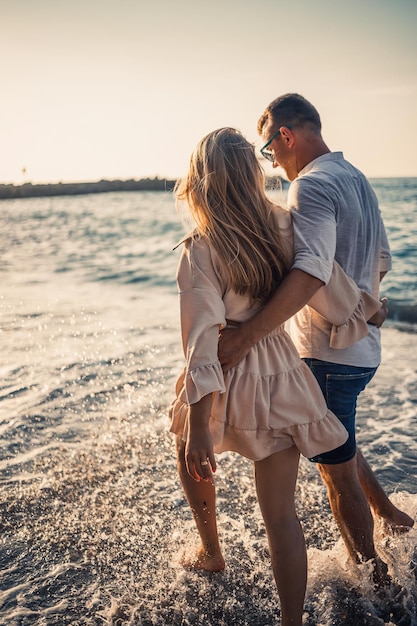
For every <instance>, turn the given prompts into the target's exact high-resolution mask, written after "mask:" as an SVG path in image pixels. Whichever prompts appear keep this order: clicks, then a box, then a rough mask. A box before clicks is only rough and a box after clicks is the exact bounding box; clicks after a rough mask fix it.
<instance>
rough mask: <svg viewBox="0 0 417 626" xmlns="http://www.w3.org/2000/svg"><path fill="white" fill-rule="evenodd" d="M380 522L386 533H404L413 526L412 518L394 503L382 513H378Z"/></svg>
mask: <svg viewBox="0 0 417 626" xmlns="http://www.w3.org/2000/svg"><path fill="white" fill-rule="evenodd" d="M380 522H381V527H382V531H383V532H384V533H386V534H393V533H394V534H401V533H406V532H408V531H409V530H410V528H412V527H413V526H414V520H413V518H412V517H410V516H409V515H408V514H407V513H405V512H404V511H401V510H400V509H397V507H396V506H394V505H392V507H390V510H389V511H387V512H386V513H385V514H384V515H380Z"/></svg>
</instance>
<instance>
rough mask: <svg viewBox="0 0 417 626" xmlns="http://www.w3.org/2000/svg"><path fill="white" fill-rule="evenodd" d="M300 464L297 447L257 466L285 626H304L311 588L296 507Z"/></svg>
mask: <svg viewBox="0 0 417 626" xmlns="http://www.w3.org/2000/svg"><path fill="white" fill-rule="evenodd" d="M298 461H299V452H298V450H297V448H296V447H295V446H293V447H292V448H288V449H287V450H283V451H282V452H277V453H276V454H273V455H271V456H270V457H268V458H267V459H263V460H262V461H257V462H256V463H255V481H256V490H257V493H258V500H259V506H260V508H261V512H262V516H263V518H264V521H265V527H266V531H267V535H268V541H269V550H270V554H271V561H272V570H273V573H274V578H275V582H276V585H277V588H278V594H279V598H280V603H281V624H282V626H290V625H291V626H301V624H302V615H303V606H304V598H305V591H306V584H307V552H306V546H305V541H304V534H303V531H302V529H301V526H300V522H299V520H298V517H297V514H296V511H295V504H294V492H295V486H296V481H297V474H298Z"/></svg>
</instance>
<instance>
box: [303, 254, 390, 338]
mask: <svg viewBox="0 0 417 626" xmlns="http://www.w3.org/2000/svg"><path fill="white" fill-rule="evenodd" d="M308 306H309V307H311V308H312V309H314V311H316V313H318V314H319V315H320V316H321V317H323V318H324V320H327V322H328V324H327V327H328V330H329V334H330V347H331V348H336V349H343V348H348V347H349V346H351V345H353V344H354V343H356V342H357V341H359V340H360V339H362V338H363V337H365V336H366V335H367V334H368V331H369V328H368V324H367V320H368V319H370V318H371V317H372V316H373V315H374V313H376V312H377V311H378V310H379V309H380V308H381V306H382V303H381V301H380V300H378V299H377V298H374V296H371V294H369V293H367V292H366V291H363V290H361V289H359V287H358V286H357V285H356V283H355V282H354V281H353V280H352V279H351V278H350V277H349V276H348V275H347V274H345V272H344V271H343V270H342V268H341V267H340V265H339V264H338V263H336V262H334V264H333V271H332V275H331V278H330V281H329V282H328V283H327V285H325V286H324V287H321V288H320V289H319V290H318V291H317V293H315V294H314V296H313V297H312V298H311V300H310V301H309V303H308Z"/></svg>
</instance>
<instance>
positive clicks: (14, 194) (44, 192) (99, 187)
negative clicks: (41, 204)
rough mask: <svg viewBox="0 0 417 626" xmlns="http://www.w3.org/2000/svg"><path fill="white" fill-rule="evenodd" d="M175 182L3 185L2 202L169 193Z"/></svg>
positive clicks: (165, 180)
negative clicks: (23, 199) (7, 200)
mask: <svg viewBox="0 0 417 626" xmlns="http://www.w3.org/2000/svg"><path fill="white" fill-rule="evenodd" d="M175 183H176V181H175V180H172V179H167V178H142V179H140V180H135V179H130V180H99V181H97V182H81V183H35V184H32V183H24V184H22V185H1V184H0V200H6V199H10V198H38V197H44V196H74V195H80V194H89V193H107V192H109V191H169V192H172V191H173V189H174V187H175Z"/></svg>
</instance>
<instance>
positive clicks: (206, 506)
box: [177, 437, 225, 572]
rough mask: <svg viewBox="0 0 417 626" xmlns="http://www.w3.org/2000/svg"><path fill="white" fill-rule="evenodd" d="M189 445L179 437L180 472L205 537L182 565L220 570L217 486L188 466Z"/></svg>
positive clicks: (187, 495) (186, 493) (200, 532)
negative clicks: (196, 475) (195, 476)
mask: <svg viewBox="0 0 417 626" xmlns="http://www.w3.org/2000/svg"><path fill="white" fill-rule="evenodd" d="M184 451H185V444H184V442H183V441H182V440H181V439H180V438H179V437H177V460H178V473H179V476H180V479H181V483H182V486H183V489H184V493H185V496H186V498H187V501H188V504H189V505H190V508H191V511H192V513H193V516H194V520H195V523H196V526H197V530H198V533H199V535H200V538H201V546H200V548H198V550H197V551H196V553H195V554H194V555H193V556H192V557H188V556H187V555H184V558H183V559H182V564H183V565H184V567H187V568H189V569H198V570H205V571H208V572H220V571H221V570H223V569H224V567H225V562H224V558H223V554H222V551H221V548H220V544H219V535H218V532H217V520H216V488H215V486H214V482H212V481H205V480H200V482H196V481H195V480H194V479H193V478H191V476H190V475H189V473H188V472H187V468H186V465H185V456H184Z"/></svg>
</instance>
